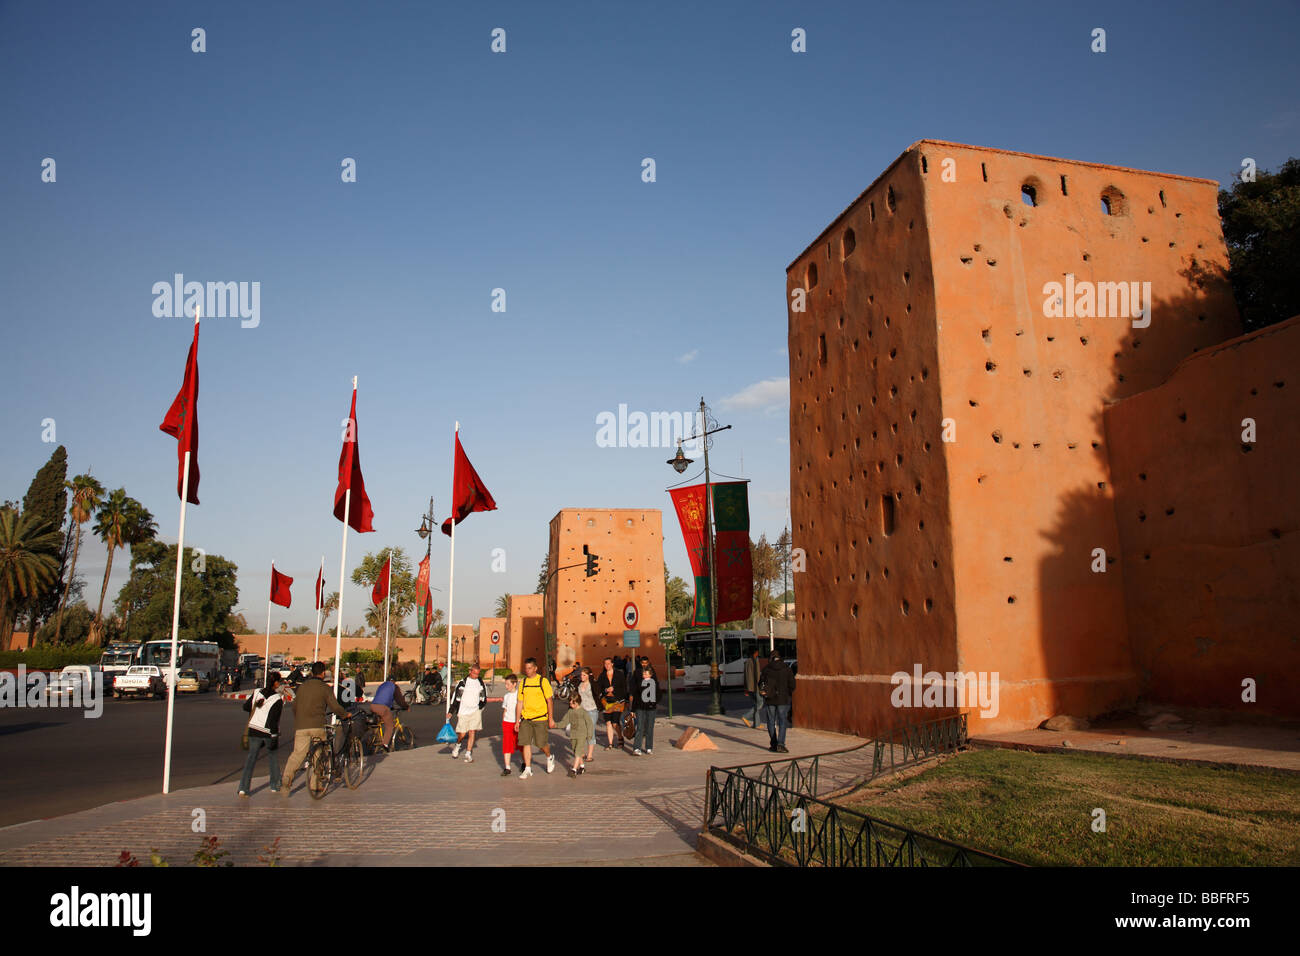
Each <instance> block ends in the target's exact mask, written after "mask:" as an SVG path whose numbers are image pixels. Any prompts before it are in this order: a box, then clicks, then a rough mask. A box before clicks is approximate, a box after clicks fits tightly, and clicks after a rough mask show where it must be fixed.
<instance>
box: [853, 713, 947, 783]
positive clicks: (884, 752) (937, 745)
mask: <svg viewBox="0 0 1300 956" xmlns="http://www.w3.org/2000/svg"><path fill="white" fill-rule="evenodd" d="M969 739H970V737H969V736H968V735H967V733H966V715H965V714H955V715H953V716H951V717H939V718H937V719H936V720H927V721H924V722H922V723H918V724H900V725H899V726H897V727H894V728H891V729H890V730H889V731H888V732H886V733H885V734H883V735H882V736H880V737H877V738H876V740H875V754H874V756H873V757H872V761H871V776H872V777H875V776H876V775H878V774H881V773H893V772H895V771H898V770H902V769H903V768H904V767H907V766H910V765H911V764H914V763H919V762H920V761H922V760H925V759H927V758H929V757H934V756H937V755H939V754H941V753H956V752H957V750H959V749H960V748H962V747H964V746H966V742H967V741H968V740H969Z"/></svg>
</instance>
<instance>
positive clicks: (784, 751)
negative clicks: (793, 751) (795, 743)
mask: <svg viewBox="0 0 1300 956" xmlns="http://www.w3.org/2000/svg"><path fill="white" fill-rule="evenodd" d="M776 752H777V753H779V754H788V753H789V752H790V751H789V750H787V749H786V747H785V744H777V745H776Z"/></svg>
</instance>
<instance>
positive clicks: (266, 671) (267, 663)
mask: <svg viewBox="0 0 1300 956" xmlns="http://www.w3.org/2000/svg"><path fill="white" fill-rule="evenodd" d="M274 590H275V559H274V558H272V559H271V587H270V589H269V590H268V591H267V592H266V656H265V657H263V658H262V683H263V684H265V683H266V678H268V677H270V676H271V591H274Z"/></svg>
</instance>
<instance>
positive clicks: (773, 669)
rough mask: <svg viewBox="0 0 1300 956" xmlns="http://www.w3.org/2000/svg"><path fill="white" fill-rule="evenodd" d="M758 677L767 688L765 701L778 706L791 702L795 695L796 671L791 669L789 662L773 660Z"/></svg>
mask: <svg viewBox="0 0 1300 956" xmlns="http://www.w3.org/2000/svg"><path fill="white" fill-rule="evenodd" d="M758 679H759V683H760V684H764V685H765V686H766V689H767V693H766V694H764V695H763V700H764V701H766V702H767V703H769V704H773V705H776V706H779V705H781V704H788V703H790V698H791V697H792V696H793V695H794V672H793V671H792V670H790V665H789V664H787V663H786V662H785V661H772V662H771V663H769V664H768V665H767V666H766V667H764V668H763V673H762V674H760V675H759V678H758Z"/></svg>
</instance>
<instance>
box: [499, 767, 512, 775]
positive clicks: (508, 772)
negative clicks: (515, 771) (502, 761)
mask: <svg viewBox="0 0 1300 956" xmlns="http://www.w3.org/2000/svg"><path fill="white" fill-rule="evenodd" d="M501 776H503V777H508V776H510V768H509V767H505V768H503V769H502V771H501Z"/></svg>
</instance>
